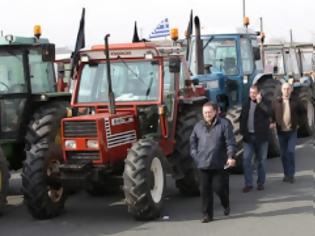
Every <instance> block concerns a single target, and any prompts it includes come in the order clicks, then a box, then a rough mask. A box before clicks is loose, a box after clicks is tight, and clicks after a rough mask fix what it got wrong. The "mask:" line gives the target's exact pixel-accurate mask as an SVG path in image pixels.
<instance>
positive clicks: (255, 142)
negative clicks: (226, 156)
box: [240, 85, 271, 193]
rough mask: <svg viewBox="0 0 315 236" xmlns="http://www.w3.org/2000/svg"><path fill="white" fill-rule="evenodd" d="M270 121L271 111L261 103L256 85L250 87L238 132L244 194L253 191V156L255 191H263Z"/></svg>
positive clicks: (261, 99)
mask: <svg viewBox="0 0 315 236" xmlns="http://www.w3.org/2000/svg"><path fill="white" fill-rule="evenodd" d="M270 119H271V109H270V110H269V109H268V107H267V106H266V104H265V103H264V102H263V98H262V96H261V93H260V90H259V88H258V87H257V85H252V86H251V87H250V89H249V99H248V101H247V102H246V103H245V104H244V105H243V107H242V112H241V117H240V132H241V134H242V135H243V141H244V154H243V168H244V179H245V186H244V188H243V192H244V193H248V192H250V191H251V190H252V189H253V168H252V159H253V156H254V154H255V156H256V163H257V190H259V191H261V190H264V184H265V179H266V173H265V160H266V158H267V154H268V135H269V129H270Z"/></svg>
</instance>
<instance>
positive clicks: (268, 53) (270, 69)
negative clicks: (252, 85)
mask: <svg viewBox="0 0 315 236" xmlns="http://www.w3.org/2000/svg"><path fill="white" fill-rule="evenodd" d="M264 56H265V57H264V60H265V69H264V71H265V73H273V74H277V75H284V73H285V69H284V62H283V51H282V49H280V48H279V49H270V50H268V49H267V50H265V51H264Z"/></svg>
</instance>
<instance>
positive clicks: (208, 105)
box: [203, 101, 219, 111]
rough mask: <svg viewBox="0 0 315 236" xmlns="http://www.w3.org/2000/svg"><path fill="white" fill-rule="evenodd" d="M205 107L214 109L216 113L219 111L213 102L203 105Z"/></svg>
mask: <svg viewBox="0 0 315 236" xmlns="http://www.w3.org/2000/svg"><path fill="white" fill-rule="evenodd" d="M203 107H212V109H213V110H215V111H218V110H219V107H218V104H216V103H214V102H212V101H209V102H206V103H205V104H203Z"/></svg>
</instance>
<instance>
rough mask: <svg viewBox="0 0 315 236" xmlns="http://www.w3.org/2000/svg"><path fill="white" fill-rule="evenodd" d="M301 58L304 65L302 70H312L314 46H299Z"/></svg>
mask: <svg viewBox="0 0 315 236" xmlns="http://www.w3.org/2000/svg"><path fill="white" fill-rule="evenodd" d="M297 52H298V55H299V60H300V63H301V66H302V68H301V69H302V70H303V71H302V72H303V73H305V72H310V71H312V70H313V68H312V57H313V48H298V49H297Z"/></svg>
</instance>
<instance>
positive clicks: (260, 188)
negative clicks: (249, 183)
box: [257, 184, 265, 191]
mask: <svg viewBox="0 0 315 236" xmlns="http://www.w3.org/2000/svg"><path fill="white" fill-rule="evenodd" d="M264 189H265V187H264V185H263V184H258V185H257V190H258V191H262V190H264Z"/></svg>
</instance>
